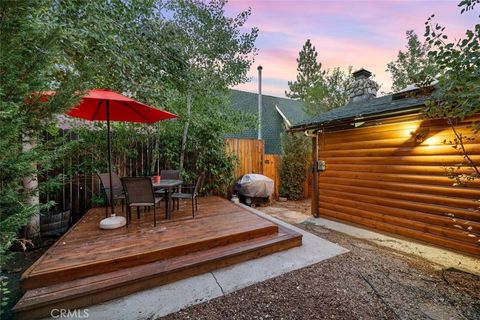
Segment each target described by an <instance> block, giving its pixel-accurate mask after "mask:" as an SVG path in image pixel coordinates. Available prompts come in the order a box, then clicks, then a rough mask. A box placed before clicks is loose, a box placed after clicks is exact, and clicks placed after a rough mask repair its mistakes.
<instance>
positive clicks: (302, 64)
mask: <svg viewBox="0 0 480 320" xmlns="http://www.w3.org/2000/svg"><path fill="white" fill-rule="evenodd" d="M317 58H318V52H317V50H316V49H315V47H314V46H313V45H312V43H311V41H310V39H307V41H306V42H305V44H304V45H303V47H302V50H301V51H300V52H299V53H298V58H297V71H298V73H297V80H295V81H293V82H292V81H288V87H289V89H290V91H285V95H286V96H287V97H289V98H292V99H300V100H302V101H308V100H309V98H310V93H309V89H310V88H312V87H313V86H314V85H315V83H317V82H318V81H319V80H320V79H321V78H322V70H321V68H322V64H321V63H319V62H318V61H317Z"/></svg>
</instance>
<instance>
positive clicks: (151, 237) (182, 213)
mask: <svg viewBox="0 0 480 320" xmlns="http://www.w3.org/2000/svg"><path fill="white" fill-rule="evenodd" d="M190 210H191V209H190V203H189V202H184V203H181V206H180V210H178V211H175V212H174V213H173V219H171V220H168V221H167V220H164V219H163V220H162V219H161V220H160V221H161V222H160V223H158V221H157V227H153V211H152V210H151V211H147V212H143V211H142V212H141V217H140V219H137V217H136V212H135V213H133V212H132V224H130V226H129V227H128V228H120V229H116V230H101V229H100V228H99V227H98V223H99V221H100V220H101V219H102V218H103V217H104V215H105V211H104V208H97V209H92V210H90V211H89V212H88V213H87V214H86V215H85V216H84V217H83V218H82V219H81V220H80V221H78V223H77V224H76V225H75V226H73V227H72V228H71V229H70V230H69V231H68V232H67V233H66V234H65V235H64V236H63V237H62V238H60V239H59V240H58V241H57V242H56V243H55V244H54V245H53V246H52V247H51V248H50V249H49V250H48V251H47V252H46V253H45V254H44V255H43V256H42V257H41V258H40V259H39V260H38V261H36V262H35V263H34V264H33V265H32V266H31V267H30V268H29V269H28V270H26V271H25V273H24V274H23V276H22V288H23V289H24V290H25V295H24V296H23V297H22V298H21V299H20V301H19V302H18V303H17V305H16V306H15V308H14V311H15V312H16V315H17V316H18V318H21V319H29V318H30V319H32V318H37V317H41V316H46V315H49V313H50V310H51V309H52V308H57V309H58V308H67V309H74V308H78V307H82V306H87V305H91V304H95V303H99V302H102V301H106V300H110V299H114V298H117V297H121V296H124V295H127V294H130V293H133V292H136V291H140V290H144V289H147V288H152V287H155V286H159V285H162V284H166V283H169V282H173V281H176V280H180V279H183V278H187V277H190V276H193V275H197V274H201V273H205V272H209V271H211V270H214V269H217V268H221V267H224V266H228V265H231V264H235V263H238V262H242V261H246V260H249V259H253V258H256V257H259V256H263V255H267V254H270V253H273V252H277V251H281V250H285V249H288V248H291V247H295V246H299V245H301V235H300V234H298V233H296V232H294V231H292V230H289V229H286V228H283V227H279V226H277V225H276V224H274V223H272V222H270V221H268V220H265V219H263V218H261V217H259V216H257V215H255V214H253V213H251V212H250V211H248V210H246V209H244V208H242V207H240V206H237V205H235V204H233V203H231V202H229V201H227V200H225V199H223V198H220V197H208V198H201V199H199V210H198V212H197V214H196V216H195V218H194V219H193V218H192V217H191V211H190ZM118 211H120V208H118ZM158 212H159V213H158ZM158 212H157V219H158V218H159V217H161V218H163V217H164V214H163V213H164V208H162V207H160V208H159V209H158Z"/></svg>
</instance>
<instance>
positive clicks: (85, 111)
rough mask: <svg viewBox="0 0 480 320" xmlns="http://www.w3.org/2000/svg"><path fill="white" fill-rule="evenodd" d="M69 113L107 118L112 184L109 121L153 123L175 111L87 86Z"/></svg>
mask: <svg viewBox="0 0 480 320" xmlns="http://www.w3.org/2000/svg"><path fill="white" fill-rule="evenodd" d="M67 114H68V115H70V116H72V117H76V118H82V119H86V120H90V121H107V145H108V173H109V179H110V186H111V185H112V159H111V157H112V149H111V142H110V140H111V132H110V121H122V122H141V123H155V122H157V121H160V120H166V119H174V118H177V115H175V114H173V113H170V112H167V111H163V110H159V109H156V108H153V107H150V106H147V105H145V104H143V103H140V102H138V101H135V100H133V99H131V98H128V97H126V96H124V95H121V94H119V93H116V92H114V91H110V90H104V89H93V90H90V91H89V92H88V93H87V94H86V95H85V96H83V98H82V101H81V102H80V103H79V104H78V105H77V106H75V107H74V108H72V109H71V110H69V111H68V112H67ZM110 206H111V211H112V213H111V217H115V209H114V205H113V190H112V188H110Z"/></svg>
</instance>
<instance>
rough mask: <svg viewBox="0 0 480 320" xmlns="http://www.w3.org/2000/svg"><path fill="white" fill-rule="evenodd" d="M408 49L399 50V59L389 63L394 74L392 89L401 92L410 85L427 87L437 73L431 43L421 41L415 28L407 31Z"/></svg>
mask: <svg viewBox="0 0 480 320" xmlns="http://www.w3.org/2000/svg"><path fill="white" fill-rule="evenodd" d="M406 36H407V46H406V51H399V52H398V55H397V60H395V61H392V62H390V63H389V64H388V65H387V71H388V72H390V73H391V76H392V80H393V83H392V90H393V91H394V92H399V91H401V90H403V89H405V88H406V87H407V86H408V85H412V84H414V85H416V86H418V87H425V86H428V85H430V84H431V83H432V82H433V81H434V80H435V77H436V75H437V66H436V63H435V61H434V60H433V59H432V57H431V56H429V55H428V52H429V49H430V44H429V43H423V44H422V43H421V42H420V41H419V40H418V36H417V34H416V33H415V32H414V31H413V30H408V31H407V32H406Z"/></svg>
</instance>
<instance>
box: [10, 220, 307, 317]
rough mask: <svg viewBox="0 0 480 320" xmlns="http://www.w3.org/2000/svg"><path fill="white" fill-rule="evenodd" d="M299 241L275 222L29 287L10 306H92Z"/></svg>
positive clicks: (40, 309)
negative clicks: (261, 229) (259, 231)
mask: <svg viewBox="0 0 480 320" xmlns="http://www.w3.org/2000/svg"><path fill="white" fill-rule="evenodd" d="M276 227H277V226H276ZM301 244H302V235H301V234H299V233H297V232H295V231H293V230H290V229H288V228H285V227H280V226H278V229H277V230H276V231H275V232H271V233H268V232H267V234H263V235H261V236H256V237H250V238H248V239H244V240H242V241H234V242H230V243H228V242H227V243H223V244H222V245H221V246H218V245H217V246H211V247H209V248H206V249H203V250H195V251H192V252H189V253H187V254H185V253H183V255H181V256H179V255H176V256H168V257H167V258H163V259H162V260H159V261H155V262H149V263H144V264H141V265H135V266H130V267H128V268H124V269H119V270H116V271H113V272H108V273H102V274H96V275H92V276H88V277H84V278H80V279H75V280H70V281H66V282H62V283H58V284H53V285H49V286H45V287H40V288H36V289H31V290H28V291H27V292H26V293H25V295H24V296H23V297H22V298H21V299H20V301H19V302H18V303H17V304H16V306H15V307H14V309H13V310H14V312H15V316H16V317H17V318H18V319H36V318H39V317H43V316H48V315H49V314H50V310H51V309H52V308H56V309H61V308H63V309H70V310H73V309H75V308H80V307H83V306H88V305H93V304H96V303H100V302H103V301H107V300H111V299H115V298H118V297H121V296H125V295H128V294H131V293H134V292H138V291H141V290H145V289H149V288H153V287H157V286H160V285H164V284H167V283H171V282H174V281H177V280H180V279H184V278H188V277H191V276H194V275H198V274H202V273H206V272H210V271H212V270H215V269H218V268H222V267H226V266H229V265H232V264H236V263H239V262H243V261H247V260H250V259H254V258H257V257H261V256H265V255H268V254H271V253H274V252H278V251H281V250H285V249H288V248H292V247H296V246H301Z"/></svg>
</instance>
